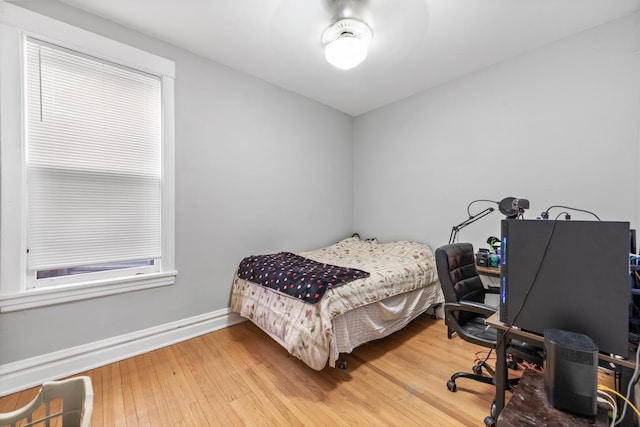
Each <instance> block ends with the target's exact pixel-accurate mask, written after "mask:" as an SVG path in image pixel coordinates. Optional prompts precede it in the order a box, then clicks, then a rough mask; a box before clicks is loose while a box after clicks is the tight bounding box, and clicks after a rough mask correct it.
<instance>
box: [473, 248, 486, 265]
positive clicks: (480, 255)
mask: <svg viewBox="0 0 640 427" xmlns="http://www.w3.org/2000/svg"><path fill="white" fill-rule="evenodd" d="M476 265H477V266H480V267H489V250H488V249H478V252H477V253H476Z"/></svg>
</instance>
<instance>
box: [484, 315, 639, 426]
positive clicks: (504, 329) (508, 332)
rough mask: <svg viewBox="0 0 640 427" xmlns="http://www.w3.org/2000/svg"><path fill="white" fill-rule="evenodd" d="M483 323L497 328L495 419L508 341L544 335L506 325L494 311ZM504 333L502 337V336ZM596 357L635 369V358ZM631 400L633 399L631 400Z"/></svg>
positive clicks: (538, 340)
mask: <svg viewBox="0 0 640 427" xmlns="http://www.w3.org/2000/svg"><path fill="white" fill-rule="evenodd" d="M485 323H486V324H487V325H488V326H491V327H492V328H495V329H497V330H498V346H497V348H496V374H495V381H496V399H495V414H494V416H495V418H496V419H497V418H498V416H499V415H500V412H501V411H502V409H503V408H504V395H505V391H506V382H507V354H506V349H507V345H508V344H509V341H510V340H511V339H514V338H516V339H520V340H522V341H525V342H529V343H540V344H542V343H543V342H544V337H543V336H542V335H538V334H534V333H531V332H526V331H522V330H520V329H517V328H513V327H509V326H508V325H506V324H504V323H502V322H501V321H500V313H499V312H496V313H495V314H493V315H492V316H491V317H489V318H487V319H486V320H485ZM503 335H504V337H503ZM598 358H599V359H600V360H602V361H605V362H609V363H613V364H614V365H616V366H621V367H624V368H629V369H631V370H632V371H633V370H634V369H635V360H634V361H632V360H623V359H616V358H614V357H611V356H608V355H606V354H602V353H599V354H598ZM622 389H624V390H626V385H624V381H623V384H622ZM632 401H633V400H632ZM630 411H631V412H633V411H632V410H631V409H630V408H628V409H627V413H629V412H630Z"/></svg>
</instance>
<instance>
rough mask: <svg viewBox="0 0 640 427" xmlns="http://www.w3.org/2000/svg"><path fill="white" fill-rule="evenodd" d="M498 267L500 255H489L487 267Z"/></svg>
mask: <svg viewBox="0 0 640 427" xmlns="http://www.w3.org/2000/svg"><path fill="white" fill-rule="evenodd" d="M499 266H500V255H498V254H491V255H489V267H493V268H498V267H499Z"/></svg>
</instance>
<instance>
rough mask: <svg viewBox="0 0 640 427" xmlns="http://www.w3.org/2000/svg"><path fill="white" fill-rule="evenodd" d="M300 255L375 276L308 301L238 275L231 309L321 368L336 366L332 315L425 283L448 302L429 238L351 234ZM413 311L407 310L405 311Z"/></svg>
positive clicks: (428, 291)
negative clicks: (424, 240) (371, 238)
mask: <svg viewBox="0 0 640 427" xmlns="http://www.w3.org/2000/svg"><path fill="white" fill-rule="evenodd" d="M298 255H301V256H304V257H306V258H310V259H313V260H315V261H318V262H322V263H327V264H333V265H338V266H342V267H352V268H358V269H360V270H364V271H367V272H369V273H370V276H369V277H367V278H364V279H359V280H355V281H353V282H350V283H347V284H345V285H341V286H338V287H335V288H331V289H328V290H327V292H326V293H325V295H324V297H323V298H322V299H321V300H320V301H319V302H318V303H316V304H308V303H305V302H303V301H300V300H298V299H296V298H293V297H290V296H288V295H285V294H282V293H280V292H277V291H274V290H273V289H269V288H265V287H262V286H260V285H257V284H255V283H252V282H248V281H246V280H243V279H240V278H239V277H238V276H237V275H236V277H235V278H234V281H233V286H232V295H231V309H232V310H233V311H235V312H238V313H239V314H240V315H241V316H243V317H246V318H248V319H250V320H251V321H252V322H253V323H254V324H256V325H257V326H258V327H260V328H261V329H262V330H264V331H265V332H267V333H268V334H269V335H270V336H271V337H273V338H274V339H275V340H276V341H278V342H279V343H280V344H281V345H282V346H283V347H285V348H286V349H287V351H289V353H291V354H292V355H293V356H296V357H297V358H299V359H301V360H302V361H304V362H305V363H306V364H307V365H309V366H310V367H311V368H313V369H316V370H321V369H322V368H324V366H325V365H326V364H327V361H329V364H330V366H332V367H333V366H335V361H336V359H337V357H338V349H337V348H336V345H335V337H334V331H333V325H332V320H333V319H335V318H337V317H338V316H341V315H342V314H344V313H346V312H348V311H351V310H354V309H356V308H358V307H363V306H366V305H368V304H372V303H375V302H378V301H381V300H384V299H387V298H389V297H392V296H394V295H399V294H403V293H407V292H411V291H414V290H417V289H420V288H425V289H424V290H423V291H422V292H421V294H423V297H425V298H427V299H428V300H429V301H430V303H431V305H433V304H438V303H441V302H444V297H443V296H442V291H441V289H440V283H439V281H438V278H437V273H436V266H435V259H434V256H433V252H432V251H431V249H430V248H429V247H428V246H427V245H424V244H420V243H415V242H407V241H400V242H393V243H377V242H372V241H362V240H360V239H359V238H358V237H351V238H348V239H345V240H342V241H340V242H338V243H336V244H335V245H332V246H329V247H326V248H322V249H318V250H314V251H308V252H301V253H299V254H298ZM410 306H411V305H410ZM407 310H410V308H408V309H407ZM397 314H398V316H400V317H401V316H402V314H401V313H397ZM410 314H411V313H406V317H410ZM411 318H412V317H411Z"/></svg>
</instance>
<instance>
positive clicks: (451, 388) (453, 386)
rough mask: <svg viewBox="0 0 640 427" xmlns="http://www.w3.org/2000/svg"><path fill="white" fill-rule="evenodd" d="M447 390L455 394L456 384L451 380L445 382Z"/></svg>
mask: <svg viewBox="0 0 640 427" xmlns="http://www.w3.org/2000/svg"><path fill="white" fill-rule="evenodd" d="M447 388H448V389H449V391H451V392H453V393H455V392H456V390H457V387H456V382H455V381H453V380H449V381H447Z"/></svg>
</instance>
